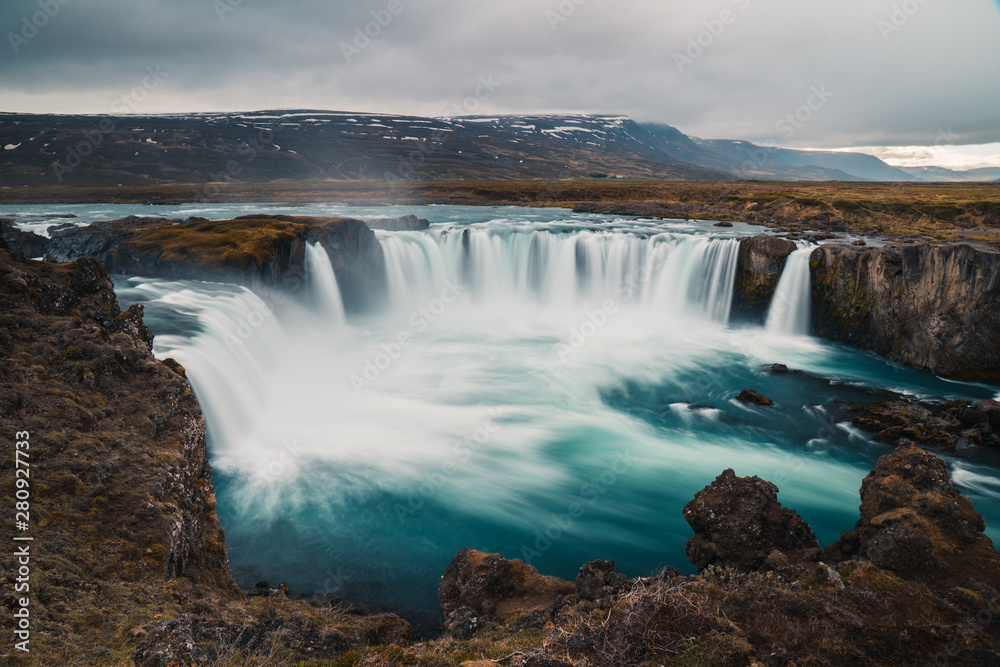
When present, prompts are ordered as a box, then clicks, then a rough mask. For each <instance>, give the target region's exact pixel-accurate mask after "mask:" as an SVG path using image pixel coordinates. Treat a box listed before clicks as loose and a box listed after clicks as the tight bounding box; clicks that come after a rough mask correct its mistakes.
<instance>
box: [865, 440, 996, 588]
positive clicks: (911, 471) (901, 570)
mask: <svg viewBox="0 0 1000 667" xmlns="http://www.w3.org/2000/svg"><path fill="white" fill-rule="evenodd" d="M985 528H986V523H985V521H984V520H983V517H982V516H981V515H980V514H979V513H978V512H976V510H975V508H973V506H972V503H971V502H970V501H969V499H968V498H966V497H965V496H962V495H961V494H960V493H959V492H958V491H957V490H956V489H955V487H954V485H953V484H952V481H951V474H950V473H949V471H948V465H947V464H946V463H945V462H944V461H943V460H942V459H940V458H938V457H936V456H934V455H933V454H930V453H928V452H926V451H924V450H923V449H920V448H918V447H917V446H916V445H915V444H914V443H912V442H910V441H903V442H902V443H900V445H899V446H898V447H897V448H896V450H895V451H893V452H892V453H891V454H887V455H886V456H883V457H882V458H880V459H879V461H878V465H876V466H875V469H874V470H872V472H871V473H870V474H869V475H868V476H867V477H865V479H864V482H863V483H862V485H861V518H860V519H859V520H858V523H857V526H856V527H855V529H854V533H855V534H856V536H857V542H856V543H857V555H858V556H859V557H860V558H863V559H865V560H868V561H870V562H871V563H873V564H875V565H877V566H878V567H880V568H883V569H886V570H889V571H891V572H893V573H895V574H897V575H899V576H901V577H903V578H904V579H908V580H911V581H918V582H922V583H925V584H928V585H931V586H940V587H950V586H957V585H959V584H961V583H962V582H964V581H965V580H967V579H969V578H971V579H973V580H976V581H982V582H985V583H986V584H988V585H990V586H994V587H997V586H1000V554H998V553H997V552H996V551H995V549H994V548H993V543H992V542H991V541H990V539H989V538H987V537H986V536H985V535H983V531H984V530H985Z"/></svg>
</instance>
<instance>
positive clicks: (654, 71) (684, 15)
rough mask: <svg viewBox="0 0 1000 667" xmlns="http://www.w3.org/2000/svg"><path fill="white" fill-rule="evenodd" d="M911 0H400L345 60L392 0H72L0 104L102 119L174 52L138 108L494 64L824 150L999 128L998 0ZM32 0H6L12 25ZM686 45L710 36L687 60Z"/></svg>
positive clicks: (632, 106)
mask: <svg viewBox="0 0 1000 667" xmlns="http://www.w3.org/2000/svg"><path fill="white" fill-rule="evenodd" d="M911 1H912V2H913V3H917V5H915V6H919V7H920V8H919V10H918V11H917V12H916V13H915V14H913V15H912V16H907V17H906V21H905V23H904V24H903V25H901V26H900V28H899V30H898V31H893V32H892V33H891V34H889V36H888V39H886V38H885V36H884V34H883V31H882V30H881V29H880V28H879V25H878V21H879V20H887V19H889V18H890V17H891V12H892V11H893V9H892V8H893V4H894V3H893V2H889V1H887V0H879V1H874V2H873V1H872V0H842V2H838V3H830V2H820V1H818V0H711V1H709V2H701V3H693V2H680V1H679V0H666V1H664V0H617V1H612V0H575V2H574V0H563V1H562V2H561V3H560V2H559V1H558V0H550V1H547V0H541V1H538V0H508V1H505V2H503V3H498V2H487V1H484V0H477V1H470V0H399V2H400V5H399V6H400V7H401V8H402V11H400V12H399V13H398V14H397V15H393V16H391V20H390V21H388V24H387V25H385V26H381V25H377V24H372V25H376V26H377V29H375V30H371V26H368V27H369V29H370V32H377V33H378V34H377V35H376V36H375V37H373V38H371V43H370V44H369V45H367V46H366V47H365V48H362V49H359V51H360V52H359V53H354V54H352V55H351V57H350V62H348V58H345V55H344V53H343V45H344V44H345V43H346V44H352V41H353V40H354V37H355V31H356V29H360V30H362V31H363V30H364V29H365V27H366V25H367V24H371V22H372V21H375V20H376V18H378V17H381V18H383V19H384V18H385V17H386V16H387V14H386V10H387V7H388V6H389V3H390V0H366V1H363V2H357V1H354V2H344V1H341V2H321V1H319V0H291V1H285V2H279V1H277V0H242V2H239V0H218V2H223V3H225V2H229V3H230V4H231V5H233V6H232V7H231V9H232V11H226V12H225V13H224V14H223V15H222V18H221V19H220V16H219V14H218V13H217V7H218V6H219V5H217V4H216V2H215V0H169V1H168V0H132V1H128V0H104V1H103V2H100V1H96V0H95V1H91V2H87V0H68V2H67V4H66V5H64V6H61V9H60V13H59V14H58V15H57V16H56V17H54V18H53V19H51V21H49V24H48V25H47V26H45V27H44V28H42V29H40V30H39V34H38V36H37V37H34V38H33V39H32V40H31V41H30V42H29V43H28V44H27V45H23V47H22V48H21V53H19V54H14V53H13V52H12V49H11V48H10V44H9V43H8V40H7V39H4V41H3V43H2V44H0V96H2V97H0V99H3V100H4V105H3V106H4V110H9V111H39V112H61V113H72V112H93V113H106V112H107V109H108V104H109V101H110V100H113V99H114V98H115V97H116V96H118V95H120V94H121V92H122V91H123V90H128V89H130V88H131V87H132V86H134V85H136V83H137V81H138V80H141V78H142V76H143V71H144V68H145V67H147V66H149V65H160V66H162V67H163V68H164V69H165V70H166V71H169V72H170V78H169V80H168V82H167V83H166V84H165V85H164V86H163V89H162V90H158V91H157V94H156V95H150V97H149V99H148V100H147V101H146V102H145V103H144V105H143V108H141V109H139V110H138V111H141V112H149V113H153V112H166V111H197V110H226V109H261V108H271V107H284V108H290V107H319V108H331V109H345V110H357V111H385V112H394V113H415V114H422V115H436V114H442V113H445V112H446V111H447V110H448V109H451V108H453V107H454V106H455V105H456V104H457V103H460V102H461V100H462V99H463V98H464V97H466V96H467V95H469V94H471V92H472V91H473V90H474V88H475V86H476V85H477V80H478V77H480V76H489V75H492V76H493V77H495V79H496V80H499V81H501V82H502V84H503V85H502V86H501V88H500V89H499V90H498V91H497V93H496V94H495V95H493V96H492V97H491V98H490V99H489V100H487V101H486V102H485V104H484V105H483V107H482V108H481V109H480V111H481V112H482V113H519V112H548V111H573V112H598V113H604V112H613V113H625V114H629V115H632V116H633V117H636V118H637V119H640V120H646V121H655V122H663V123H669V124H671V125H674V126H677V127H679V128H680V129H682V130H683V131H685V132H688V133H691V134H695V135H698V136H704V137H713V138H716V137H717V138H743V139H750V140H756V141H765V140H768V139H772V138H773V139H779V140H781V141H782V143H785V144H788V145H800V146H815V147H824V146H848V145H904V144H906V145H911V144H932V143H934V142H935V141H936V140H937V138H938V133H939V132H940V131H941V130H943V129H946V128H951V132H953V133H954V134H956V135H957V136H958V138H957V139H956V141H958V142H959V143H985V142H990V141H1000V124H998V123H997V117H996V113H995V109H997V108H1000V65H998V64H1000V41H998V40H996V38H995V36H996V35H997V34H998V29H1000V4H998V3H996V2H978V3H962V4H956V3H952V4H950V5H946V4H945V3H943V2H940V1H939V0H924V2H923V3H922V4H920V3H919V0H911ZM52 2H58V0H52ZM237 3H239V4H238V6H236V5H237ZM897 4H899V3H897ZM223 6H224V7H225V6H226V5H223ZM35 11H38V4H37V2H28V1H24V0H13V1H11V0H7V1H5V2H4V3H3V4H2V6H0V30H3V31H4V34H7V32H9V31H14V32H16V31H17V30H18V29H19V26H20V24H21V18H22V17H23V16H26V15H28V16H30V15H31V14H32V13H33V12H35ZM373 11H374V12H376V13H377V16H376V17H373V15H372V12H373ZM724 11H728V12H730V14H727V15H723V12H724ZM546 12H551V13H550V14H549V15H548V16H547V15H546ZM553 16H555V17H557V18H558V19H565V20H559V21H558V22H557V23H555V30H553V29H552V25H551V24H550V23H551V19H552V17H553ZM723 16H726V17H728V18H732V19H733V20H732V21H731V23H730V24H729V25H723V24H721V23H720V21H721V17H723ZM897 18H898V16H897ZM706 22H707V23H706ZM720 25H722V28H721V30H720ZM713 29H714V30H715V31H716V33H717V34H711V33H712V30H713ZM706 35H707V37H706ZM689 39H693V40H696V41H697V40H698V39H701V41H702V43H703V44H705V45H706V46H703V47H702V51H703V52H702V53H701V54H700V55H698V57H697V58H694V59H693V62H690V63H688V64H686V65H684V67H683V71H679V69H678V66H677V64H676V62H675V58H674V54H675V53H679V54H685V51H686V49H687V48H688V46H689V45H690V42H689ZM360 41H361V42H362V43H363V41H364V38H361V40H360ZM685 55H686V54H685ZM814 86H826V88H827V89H829V90H830V91H833V93H834V96H833V97H832V98H831V99H830V100H829V101H828V102H826V103H825V104H823V106H822V107H821V108H819V109H815V110H811V111H812V112H811V114H810V118H809V119H808V122H805V123H801V127H797V128H795V132H794V134H793V136H792V137H790V138H788V139H787V140H786V137H785V133H782V132H780V131H779V129H778V127H779V125H778V124H779V122H780V121H781V119H782V118H784V117H785V116H786V115H787V114H789V113H791V114H795V113H796V110H798V109H799V107H801V106H802V105H804V104H807V101H808V100H809V96H810V94H811V93H810V90H811V88H812V87H814Z"/></svg>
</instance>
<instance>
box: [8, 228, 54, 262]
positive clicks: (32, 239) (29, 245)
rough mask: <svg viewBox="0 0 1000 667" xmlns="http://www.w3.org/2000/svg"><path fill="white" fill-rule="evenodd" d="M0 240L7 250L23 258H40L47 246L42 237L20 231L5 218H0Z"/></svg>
mask: <svg viewBox="0 0 1000 667" xmlns="http://www.w3.org/2000/svg"><path fill="white" fill-rule="evenodd" d="M0 239H2V241H3V244H4V246H5V247H6V248H7V249H8V250H13V251H14V252H19V253H22V254H24V256H25V257H41V256H42V255H44V254H45V249H46V247H47V246H48V245H49V240H48V239H47V238H45V237H44V236H39V235H38V234H35V233H34V232H24V231H21V230H20V229H18V228H17V227H14V225H13V224H11V222H10V220H8V219H6V218H0Z"/></svg>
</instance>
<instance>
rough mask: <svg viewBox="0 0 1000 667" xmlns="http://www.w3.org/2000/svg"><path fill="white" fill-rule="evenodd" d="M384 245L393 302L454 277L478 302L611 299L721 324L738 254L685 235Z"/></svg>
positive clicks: (421, 296)
mask: <svg viewBox="0 0 1000 667" xmlns="http://www.w3.org/2000/svg"><path fill="white" fill-rule="evenodd" d="M382 242H383V247H384V249H385V253H386V256H387V265H388V267H389V268H388V273H389V288H390V293H391V297H392V300H393V302H394V303H396V304H397V305H402V306H405V305H407V304H409V305H413V304H417V303H419V302H421V301H426V300H427V299H429V298H432V297H433V295H434V294H435V292H436V291H439V290H440V288H441V285H443V284H444V281H445V280H451V281H454V282H455V283H456V284H463V285H464V286H465V287H466V288H468V289H469V291H470V292H471V295H472V298H473V300H474V301H476V302H478V303H483V304H489V303H493V304H497V303H509V302H510V301H511V300H517V301H523V302H524V303H525V304H529V303H530V304H535V305H541V306H545V307H550V308H556V309H564V310H565V309H573V308H576V307H579V306H580V305H587V304H595V303H601V302H603V301H605V300H608V299H611V300H614V301H615V302H617V303H622V304H626V303H629V304H643V305H644V306H647V307H650V308H657V309H661V310H662V311H663V312H665V313H666V314H669V315H671V316H674V317H690V316H695V317H701V318H704V319H706V320H709V321H713V322H717V323H720V324H726V323H727V322H728V321H729V311H730V306H731V302H732V295H733V282H734V277H735V272H736V259H737V255H738V252H739V243H738V241H737V240H735V239H710V238H706V237H703V236H694V235H690V234H688V235H682V234H676V235H675V234H658V235H655V236H652V237H649V238H641V237H638V236H634V235H628V234H616V233H612V232H581V233H576V234H567V233H563V234H558V233H552V232H550V231H547V230H535V231H521V230H509V231H504V230H500V231H497V230H470V229H466V230H463V231H458V232H456V231H453V230H445V231H435V232H432V233H429V234H428V233H416V232H410V233H397V234H392V235H388V234H386V235H384V236H383V238H382Z"/></svg>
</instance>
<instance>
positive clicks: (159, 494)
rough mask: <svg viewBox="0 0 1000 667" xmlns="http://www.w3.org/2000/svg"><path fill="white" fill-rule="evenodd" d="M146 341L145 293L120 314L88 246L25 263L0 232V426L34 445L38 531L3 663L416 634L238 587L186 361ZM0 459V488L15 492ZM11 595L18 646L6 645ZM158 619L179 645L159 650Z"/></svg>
mask: <svg viewBox="0 0 1000 667" xmlns="http://www.w3.org/2000/svg"><path fill="white" fill-rule="evenodd" d="M152 341H153V336H152V334H151V333H150V331H149V329H147V328H146V326H145V325H144V324H143V321H142V306H140V305H135V306H132V307H131V308H129V309H128V310H125V311H121V310H120V309H119V306H118V302H117V300H116V298H115V293H114V289H113V286H112V283H111V280H110V279H109V278H108V274H107V273H106V272H105V270H104V267H103V266H102V265H101V263H100V262H99V261H97V260H96V259H94V258H84V259H79V260H76V261H74V262H72V263H69V264H52V263H46V262H35V261H31V260H26V259H24V258H23V256H20V255H14V254H12V253H10V252H8V251H7V250H6V244H5V243H4V242H3V241H0V433H2V436H3V439H4V442H7V443H10V447H11V451H13V443H14V441H15V439H17V440H25V439H26V440H27V441H28V442H29V443H30V449H29V450H27V452H28V455H29V458H28V459H27V462H28V464H29V466H30V467H29V468H28V470H30V478H29V480H30V485H31V486H30V494H31V495H30V512H29V515H30V520H29V521H28V522H27V523H28V526H29V527H28V530H27V531H26V532H25V533H22V535H23V534H27V535H30V536H31V537H33V538H34V539H33V541H32V542H31V543H30V544H31V558H30V581H29V588H28V589H25V590H23V591H21V593H18V594H15V592H14V586H13V582H11V581H10V580H7V581H6V582H5V584H6V583H9V584H10V585H5V588H4V591H3V593H2V599H3V605H4V608H5V609H6V610H8V611H7V612H5V613H4V614H3V620H2V621H0V627H2V629H3V635H4V637H6V638H7V640H5V642H4V644H3V646H2V648H0V663H3V664H5V665H22V664H23V665H46V666H47V665H52V664H70V665H95V666H98V665H100V666H104V665H131V664H133V655H134V656H135V658H134V662H135V664H137V665H142V666H143V667H146V666H156V667H166V665H169V664H175V665H192V664H198V665H204V664H233V665H235V664H241V665H242V664H265V663H263V662H257V663H254V662H252V661H249V660H248V661H243V660H242V658H245V657H248V656H250V655H252V654H257V655H267V654H268V653H275V654H277V653H280V654H281V655H282V656H285V655H299V656H301V657H303V658H307V657H321V656H326V657H333V656H337V655H341V654H343V653H344V652H345V651H349V650H351V649H353V648H357V647H364V646H368V645H372V644H385V645H388V644H391V643H392V642H397V643H405V642H406V641H407V640H408V638H409V636H410V634H411V633H412V629H411V628H410V626H409V625H408V624H407V623H406V622H405V621H403V620H401V619H399V618H397V617H395V616H392V615H386V616H355V615H352V614H350V613H347V612H346V611H344V610H341V609H338V608H331V607H326V608H316V607H312V606H310V605H308V604H306V603H304V602H291V601H288V600H287V599H285V598H284V595H275V596H271V597H266V598H265V597H255V598H252V599H248V598H246V597H245V596H244V595H243V594H242V593H241V592H240V591H239V590H238V589H237V587H236V585H235V584H234V583H233V580H232V577H231V575H230V572H229V563H228V558H227V555H226V542H225V535H224V534H223V531H222V529H221V527H220V526H219V522H218V518H217V517H216V513H215V494H214V491H213V482H212V469H211V466H210V465H209V463H208V460H207V455H206V444H205V421H204V418H203V416H202V413H201V410H200V408H199V406H198V401H197V399H196V398H195V396H194V394H193V393H192V392H191V388H190V386H189V384H188V382H187V380H186V379H185V377H184V369H183V368H182V367H181V366H179V365H178V364H177V363H176V362H173V361H171V360H167V361H166V362H160V361H159V360H157V359H156V358H154V357H153V355H152V352H151V349H152ZM25 432H26V433H28V434H29V435H28V437H25V435H24V433H25ZM15 436H17V437H16V438H15ZM12 456H13V455H12ZM8 471H9V473H8V474H5V475H4V476H3V478H2V483H0V493H2V494H3V497H4V498H13V497H14V492H15V477H14V475H13V471H12V469H11V468H8ZM13 518H14V517H13V516H11V517H10V520H9V521H6V522H4V528H3V533H2V534H3V536H4V537H5V538H6V539H5V542H6V543H7V544H12V541H11V537H12V535H11V532H12V529H13ZM0 559H2V565H3V571H4V572H5V573H12V572H15V571H17V568H18V567H19V566H17V567H15V556H14V550H13V549H5V550H4V551H3V554H2V556H0ZM5 579H7V577H5ZM22 594H23V596H25V597H27V598H28V599H29V600H30V603H29V605H28V608H29V609H30V619H31V621H30V632H31V636H30V645H29V647H30V653H23V652H21V651H18V650H16V649H15V648H14V646H13V642H12V641H10V638H12V637H13V636H14V635H13V632H14V626H13V623H14V619H13V616H12V614H13V610H14V609H15V606H16V605H18V604H19V599H20V597H21V596H22ZM160 619H170V621H168V625H169V624H170V623H172V624H173V625H171V626H170V628H171V629H170V630H169V632H171V633H173V634H172V635H171V636H182V637H184V638H185V641H183V642H181V644H177V643H173V644H170V645H161V644H160V643H159V641H158V639H157V637H158V636H159V634H158V633H160V634H162V633H164V632H168V630H165V629H164V628H162V627H159V626H158V625H157V624H158V623H159V621H160ZM178 633H179V634H178ZM187 638H190V639H191V641H190V642H188V641H187ZM206 638H207V639H206ZM188 644H190V648H185V647H187V646H188ZM220 660H221V662H220ZM269 664H279V663H269ZM314 664H315V663H314Z"/></svg>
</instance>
